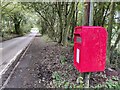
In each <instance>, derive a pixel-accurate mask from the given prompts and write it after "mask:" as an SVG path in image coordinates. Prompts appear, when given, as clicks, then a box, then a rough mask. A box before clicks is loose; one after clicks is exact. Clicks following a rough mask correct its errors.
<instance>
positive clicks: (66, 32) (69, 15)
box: [63, 2, 75, 46]
mask: <svg viewBox="0 0 120 90" xmlns="http://www.w3.org/2000/svg"><path fill="white" fill-rule="evenodd" d="M67 8H68V6H66V9H65V17H67V18H66V19H67V20H65V28H64V39H63V45H64V46H67V45H68V36H69V27H70V22H71V19H72V17H71V16H72V15H73V13H74V10H75V2H72V3H71V6H70V12H69V14H68V15H67Z"/></svg>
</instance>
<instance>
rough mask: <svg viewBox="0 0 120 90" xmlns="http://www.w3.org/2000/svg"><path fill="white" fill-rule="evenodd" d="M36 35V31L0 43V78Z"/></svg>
mask: <svg viewBox="0 0 120 90" xmlns="http://www.w3.org/2000/svg"><path fill="white" fill-rule="evenodd" d="M37 33H38V32H37V31H34V32H31V33H30V34H27V35H25V36H23V37H18V38H14V39H11V40H7V41H4V42H2V43H0V77H1V76H2V74H3V73H4V72H5V71H6V70H7V68H9V67H8V66H9V65H10V64H11V63H12V62H13V61H14V60H15V59H16V57H17V55H19V54H20V53H21V52H22V50H23V49H24V48H25V47H26V46H27V45H28V44H29V43H30V42H31V40H32V39H33V38H34V37H35V35H36V34H37Z"/></svg>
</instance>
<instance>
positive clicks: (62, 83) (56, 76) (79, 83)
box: [52, 71, 83, 89]
mask: <svg viewBox="0 0 120 90" xmlns="http://www.w3.org/2000/svg"><path fill="white" fill-rule="evenodd" d="M52 77H53V84H54V86H55V87H57V88H61V87H62V88H66V89H67V88H83V78H82V77H81V76H79V77H78V78H77V80H76V83H72V82H69V81H67V80H65V78H64V77H67V74H64V75H62V74H61V73H59V72H56V71H55V72H54V73H53V74H52Z"/></svg>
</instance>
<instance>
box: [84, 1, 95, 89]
mask: <svg viewBox="0 0 120 90" xmlns="http://www.w3.org/2000/svg"><path fill="white" fill-rule="evenodd" d="M87 1H89V2H85V3H87V5H88V6H86V10H87V12H85V15H86V17H85V18H88V20H86V21H85V22H86V23H85V24H86V25H88V26H92V25H93V2H92V0H87ZM84 20H85V19H84ZM90 75H91V73H90V72H88V73H84V74H83V82H84V88H89V80H90Z"/></svg>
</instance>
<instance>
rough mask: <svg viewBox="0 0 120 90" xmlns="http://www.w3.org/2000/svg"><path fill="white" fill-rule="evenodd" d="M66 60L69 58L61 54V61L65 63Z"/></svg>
mask: <svg viewBox="0 0 120 90" xmlns="http://www.w3.org/2000/svg"><path fill="white" fill-rule="evenodd" d="M66 61H67V58H66V57H65V56H61V58H60V63H61V64H65V62H66Z"/></svg>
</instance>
